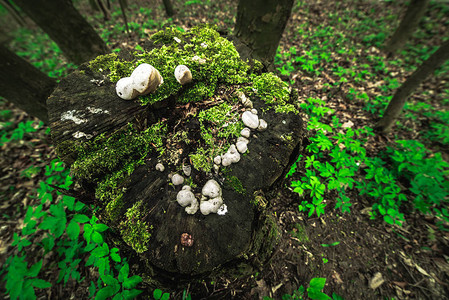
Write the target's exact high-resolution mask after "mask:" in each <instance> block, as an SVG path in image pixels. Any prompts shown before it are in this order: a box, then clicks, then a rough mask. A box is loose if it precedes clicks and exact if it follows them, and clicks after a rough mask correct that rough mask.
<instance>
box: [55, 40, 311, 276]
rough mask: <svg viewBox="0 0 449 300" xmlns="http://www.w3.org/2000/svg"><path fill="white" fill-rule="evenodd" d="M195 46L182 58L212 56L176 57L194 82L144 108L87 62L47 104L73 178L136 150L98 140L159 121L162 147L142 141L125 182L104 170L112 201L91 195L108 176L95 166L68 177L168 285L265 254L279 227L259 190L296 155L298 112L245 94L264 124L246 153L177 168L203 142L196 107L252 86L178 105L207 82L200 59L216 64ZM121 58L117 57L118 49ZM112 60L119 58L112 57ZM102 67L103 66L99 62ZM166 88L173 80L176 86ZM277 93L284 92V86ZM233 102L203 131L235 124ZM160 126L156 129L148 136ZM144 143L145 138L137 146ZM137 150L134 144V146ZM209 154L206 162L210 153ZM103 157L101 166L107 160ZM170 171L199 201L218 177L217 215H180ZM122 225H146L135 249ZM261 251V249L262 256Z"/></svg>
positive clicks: (169, 73) (169, 74) (238, 106)
mask: <svg viewBox="0 0 449 300" xmlns="http://www.w3.org/2000/svg"><path fill="white" fill-rule="evenodd" d="M181 38H182V39H184V38H183V37H181ZM168 42H170V43H172V38H170V39H168ZM185 42H186V43H188V42H189V41H185ZM222 42H223V41H222ZM195 43H197V44H196V46H195V47H192V49H196V51H199V54H198V52H192V53H191V54H189V55H191V57H197V56H196V54H198V55H202V54H201V52H200V51H208V52H207V53H208V54H209V56H208V57H210V58H208V60H207V62H195V60H193V61H192V60H191V59H190V58H189V56H186V57H182V58H180V59H182V60H183V61H185V62H187V63H189V62H190V61H192V63H189V67H191V68H192V74H193V75H194V82H192V83H191V84H192V85H189V84H187V85H185V86H183V87H182V88H181V89H180V90H179V91H177V92H175V93H174V94H171V95H170V96H169V97H167V98H164V99H163V100H161V101H158V102H156V103H154V104H152V105H147V106H143V105H142V104H141V103H139V102H138V101H137V100H135V101H125V100H122V99H120V98H119V97H118V96H117V94H116V91H115V83H112V82H110V81H108V80H104V81H102V82H101V83H99V82H98V80H95V79H96V78H104V77H103V75H100V74H98V73H95V72H93V70H91V69H89V68H88V67H87V66H86V65H83V67H82V68H85V69H82V70H78V71H75V72H74V73H72V74H70V75H69V76H67V77H66V78H64V79H63V80H61V82H60V84H59V85H58V87H57V88H56V89H55V91H54V93H53V94H52V96H51V97H50V98H49V101H48V103H49V115H50V122H51V129H52V139H53V141H54V143H55V146H56V148H57V152H58V155H60V157H61V159H62V160H63V161H64V162H66V163H67V164H69V165H72V166H71V168H72V171H74V173H73V174H74V175H75V176H76V174H80V173H79V172H78V171H77V170H79V169H77V168H78V166H80V164H83V162H86V161H92V162H94V161H98V159H103V158H104V157H105V156H106V157H109V156H108V155H109V154H107V152H108V151H111V153H113V155H112V156H115V155H117V156H118V155H122V156H123V154H121V153H131V155H133V154H134V153H135V151H134V149H131V150H130V151H129V152H127V151H125V148H126V149H128V147H133V145H134V144H133V142H129V141H127V142H123V143H122V144H119V145H122V146H117V147H115V146H114V147H112V146H110V145H109V146H105V145H103V144H102V142H101V141H100V140H101V139H104V137H112V138H114V139H115V138H116V137H120V138H123V139H131V140H132V139H133V136H134V135H135V134H137V135H138V134H140V132H142V130H144V129H145V128H147V127H150V126H152V125H153V124H155V123H157V122H159V121H160V122H164V124H166V126H167V130H166V132H165V133H161V134H162V136H163V137H162V142H161V145H162V146H159V147H162V148H163V149H164V151H162V152H158V151H156V150H154V148H151V147H150V148H151V149H150V150H148V152H144V155H145V158H144V159H142V160H140V161H141V162H142V164H140V165H139V166H138V167H136V168H135V169H134V171H132V172H131V174H130V175H129V176H128V177H126V179H124V180H122V179H117V178H118V177H114V176H112V178H115V179H114V180H113V182H114V184H113V185H114V186H117V187H118V189H119V193H120V196H119V197H115V196H114V197H115V198H114V199H113V200H112V201H110V202H109V203H107V202H106V203H105V200H104V199H100V198H99V196H101V195H100V194H98V186H97V184H99V182H103V181H102V180H103V178H110V177H107V176H110V175H111V173H108V174H107V175H101V176H100V175H96V174H101V172H103V171H104V170H98V169H96V168H95V167H94V168H92V169H93V172H94V173H95V174H94V173H87V176H88V177H89V176H91V178H87V177H85V178H84V180H80V178H79V177H75V178H78V180H79V182H80V184H81V187H82V190H83V197H82V198H80V200H81V199H84V200H86V199H87V200H89V201H91V202H90V203H94V204H95V205H96V206H97V207H99V210H98V214H97V215H98V216H99V218H100V219H101V220H102V221H103V222H107V224H108V225H109V226H110V228H111V229H112V230H113V231H114V232H116V233H117V236H118V237H119V240H118V241H117V242H118V243H117V245H121V246H120V247H123V248H124V249H127V250H128V251H129V250H131V251H134V250H135V253H137V255H138V256H139V259H140V261H141V264H142V266H145V267H146V271H147V273H148V274H153V272H156V274H160V275H165V276H167V278H174V279H175V281H176V280H178V279H179V278H180V277H181V278H183V279H185V280H191V278H192V275H202V274H206V273H209V272H212V271H213V270H215V269H216V268H217V267H219V266H222V265H223V264H226V263H229V262H235V261H239V260H245V259H247V257H253V258H254V259H256V258H255V257H257V259H258V260H260V261H262V262H263V261H264V259H266V258H267V257H268V255H267V253H271V251H272V249H273V246H274V245H275V244H276V240H277V237H278V233H277V232H278V231H277V229H276V225H275V222H273V220H272V219H271V217H266V215H264V214H263V213H261V211H263V207H264V205H266V201H265V200H263V199H264V197H263V196H262V195H263V191H267V190H268V189H270V187H272V186H273V184H274V183H275V182H276V181H277V180H278V179H280V178H283V176H284V175H285V173H286V169H287V168H288V167H289V166H290V164H291V162H292V161H294V160H295V159H296V158H297V156H298V152H299V148H300V141H301V140H302V137H303V123H302V120H301V118H300V116H299V115H297V114H294V113H276V112H275V110H274V109H267V104H265V102H264V101H262V100H261V99H260V97H253V96H249V97H251V100H252V101H253V102H252V105H253V106H254V108H256V109H257V110H258V111H259V112H258V116H259V118H263V119H264V120H265V121H266V122H267V123H268V128H267V129H266V130H265V131H260V132H259V131H254V130H252V133H251V136H250V137H249V139H250V142H249V144H248V149H249V152H246V153H245V154H242V155H241V158H240V161H238V162H237V163H235V164H232V165H230V166H227V167H223V166H220V167H219V166H218V165H216V166H215V167H217V168H218V169H212V170H211V171H209V172H205V171H202V170H200V169H196V168H194V167H193V166H192V168H191V173H190V174H187V173H184V171H183V168H182V167H183V166H186V165H194V164H192V162H191V160H192V157H191V156H190V155H189V154H192V153H195V152H196V151H197V149H198V148H199V147H202V144H201V143H204V142H199V141H200V140H201V141H203V139H204V136H203V135H202V133H201V130H202V129H201V127H200V124H201V122H203V121H200V120H199V115H200V112H201V111H203V110H206V109H210V108H212V107H217V106H218V105H221V104H223V103H225V102H226V103H227V101H232V99H236V97H235V94H234V91H235V90H236V89H239V88H243V87H249V86H250V83H246V84H245V85H240V84H229V83H227V84H224V86H223V87H221V88H220V92H215V95H214V96H213V97H206V98H204V99H203V100H201V101H199V102H189V103H188V104H183V103H179V102H178V100H179V98H178V97H180V96H181V95H182V93H184V92H189V91H190V90H191V89H193V88H194V87H195V85H196V84H198V83H200V81H201V82H203V81H206V80H207V78H203V79H200V77H197V76H199V75H198V74H199V72H200V71H201V70H202V69H203V68H205V67H206V66H205V64H209V66H217V67H218V66H219V63H218V62H216V61H213V57H216V55H214V54H216V53H210V52H211V51H213V50H212V49H213V48H212V45H218V44H220V43H213V42H206V44H208V45H209V47H202V46H201V44H202V43H200V42H197V41H196V42H195ZM203 49H204V50H203ZM225 49H227V48H226V47H225ZM192 51H193V50H192ZM121 55H123V56H124V57H125V54H124V53H121ZM156 56H157V55H156ZM151 57H153V56H151ZM195 59H196V58H195ZM127 60H129V61H135V58H134V57H132V56H130V57H128V58H127ZM113 61H114V62H116V63H117V62H119V60H118V59H117V58H114V59H113ZM164 65H167V64H164ZM175 66H176V64H173V69H174V68H175ZM101 69H102V70H104V68H103V67H102V68H101ZM173 69H171V68H170V69H169V70H166V71H165V72H166V73H164V72H162V71H161V74H162V75H163V76H164V83H163V85H161V87H159V89H164V88H165V87H167V86H170V85H172V84H173V83H170V82H173V81H174V77H173V71H174V70H173ZM93 79H94V80H93ZM174 82H175V83H177V82H176V81H174ZM95 83H98V85H96V84H95ZM270 83H271V82H270ZM178 87H179V84H178ZM174 88H177V86H176V85H174V87H173V89H174ZM173 89H172V90H173ZM273 89H274V88H273ZM282 89H283V90H284V91H285V90H286V87H285V86H284V87H282ZM175 91H176V90H175ZM156 93H157V92H156ZM231 103H233V104H232V110H233V111H235V112H237V114H236V115H235V116H237V117H238V119H236V121H232V120H229V123H226V124H225V125H226V126H224V125H223V126H222V127H218V128H214V127H213V126H216V125H215V124H216V123H215V122H214V121H213V120H215V119H213V120H212V122H210V124H209V123H208V128H210V127H212V129H211V130H212V131H211V132H215V133H216V134H218V132H221V131H224V130H225V129H224V128H225V127H227V126H233V125H232V124H234V122H240V119H239V118H240V116H241V113H242V112H243V111H244V109H245V108H244V107H243V104H242V103H240V102H237V103H236V102H235V101H234V102H231ZM245 103H246V102H245ZM230 114H232V112H231V111H228V113H226V116H230ZM129 123H131V124H134V125H133V128H136V130H135V131H133V132H132V133H131V132H128V131H126V130H127V129H126V128H129V125H128V124H129ZM220 126H221V125H220ZM123 130H125V131H123ZM161 130H162V129H158V130H157V131H156V132H161ZM239 132H240V130H239ZM98 139H100V140H98ZM211 139H214V138H213V137H211ZM235 140H236V138H232V140H230V141H227V143H235ZM136 141H137V140H136ZM85 145H93V147H94V148H95V147H97V148H96V149H97V150H95V151H93V152H91V150H89V151H88V152H86V151H84V150H82V151H83V152H82V153H92V154H88V155H89V158H87V159H84V158H81V159H77V155H79V153H80V152H76V151H78V150H76V149H82V147H84V146H85ZM95 145H97V146H95ZM142 145H153V143H148V142H143V144H142ZM80 147H81V148H80ZM89 147H90V146H89ZM135 147H136V149H139V148H140V147H141V146H139V145H136V146H135ZM89 149H90V148H89ZM91 155H92V156H91ZM97 155H98V156H97ZM94 157H96V158H94ZM91 158H93V159H92V160H91ZM124 159H125V158H124ZM132 159H134V158H132ZM207 159H209V161H213V160H214V159H213V157H208V158H207ZM106 161H107V164H109V159H107V160H106ZM159 162H163V163H164V166H165V169H164V170H162V171H160V170H156V165H157V164H158V163H159ZM102 167H103V166H102ZM102 167H101V168H99V169H102ZM121 168H123V166H122V167H121ZM127 170H128V169H127ZM175 173H177V174H182V175H183V176H184V178H185V181H184V184H190V186H191V189H192V192H193V193H195V197H197V199H200V198H201V193H202V188H203V187H204V185H205V183H206V182H207V181H208V180H210V179H214V180H216V182H217V183H218V184H219V185H220V187H221V191H222V200H223V201H224V204H226V210H224V211H223V214H221V215H220V214H217V213H210V214H206V215H204V214H203V213H202V212H200V211H197V212H196V213H194V214H188V213H187V212H186V211H185V209H184V208H183V207H181V206H180V205H179V204H178V203H177V196H178V193H179V192H180V191H181V189H183V188H184V187H182V184H181V185H174V184H173V183H172V182H171V179H169V178H170V175H173V174H175ZM114 174H116V173H114ZM108 199H112V198H108ZM108 201H109V200H108ZM201 201H203V200H201ZM84 202H86V201H84ZM112 205H114V208H113V209H114V211H115V213H114V214H112V213H110V211H111V210H109V212H108V209H109V208H112ZM136 205H137V206H136ZM133 207H134V208H135V209H134V210H133ZM130 211H133V214H134V213H137V214H138V216H137V217H132V218H131V217H129V216H130V215H131V213H130ZM267 220H268V221H267ZM127 222H135V223H133V224H137V223H136V222H140V224H147V225H146V226H147V227H146V228H149V227H148V226H149V224H151V228H149V229H147V231H144V232H143V233H144V234H146V233H148V232H151V236H149V237H147V240H146V241H144V244H143V247H140V246H142V245H140V244H139V245H137V244H133V242H132V241H131V242H130V241H128V240H127V239H126V236H127V234H128V233H127V232H124V229H123V228H126V226H128V225H127V224H128V223H127ZM124 226H125V227H124ZM133 226H137V225H133ZM134 228H137V227H134ZM144 234H142V235H140V236H144ZM120 239H122V240H120ZM127 245H129V246H127ZM133 249H134V250H133ZM262 252H263V253H264V254H263V255H262V254H260V253H262ZM133 253H134V252H133ZM259 254H260V255H259ZM245 257H246V258H245ZM228 267H229V264H228ZM172 280H173V279H172Z"/></svg>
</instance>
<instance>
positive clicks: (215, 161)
mask: <svg viewBox="0 0 449 300" xmlns="http://www.w3.org/2000/svg"><path fill="white" fill-rule="evenodd" d="M214 163H216V164H217V165H219V164H221V156H220V155H218V156H215V157H214Z"/></svg>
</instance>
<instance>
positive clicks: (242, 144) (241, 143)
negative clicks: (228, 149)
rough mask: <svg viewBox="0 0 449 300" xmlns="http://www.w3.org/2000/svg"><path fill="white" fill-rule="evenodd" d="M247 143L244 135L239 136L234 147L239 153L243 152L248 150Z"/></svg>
mask: <svg viewBox="0 0 449 300" xmlns="http://www.w3.org/2000/svg"><path fill="white" fill-rule="evenodd" d="M248 143H249V140H247V139H246V138H244V137H239V138H238V139H237V143H236V144H235V147H236V148H237V150H238V151H239V152H240V153H245V152H246V151H247V150H248Z"/></svg>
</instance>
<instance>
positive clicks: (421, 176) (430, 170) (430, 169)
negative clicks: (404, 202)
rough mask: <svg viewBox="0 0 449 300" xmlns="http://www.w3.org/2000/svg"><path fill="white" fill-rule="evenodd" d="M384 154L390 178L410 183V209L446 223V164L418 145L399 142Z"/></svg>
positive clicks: (448, 192)
mask: <svg viewBox="0 0 449 300" xmlns="http://www.w3.org/2000/svg"><path fill="white" fill-rule="evenodd" d="M387 154H388V155H389V157H390V158H391V159H392V161H393V167H394V169H393V170H394V175H395V176H396V177H398V178H399V177H404V178H406V179H407V180H408V181H409V182H410V189H409V190H410V192H412V193H413V195H414V198H413V206H414V208H415V209H417V210H418V211H420V212H422V213H423V214H429V213H433V214H435V215H436V216H437V217H439V218H441V219H442V221H445V222H448V221H449V211H448V209H447V205H448V203H449V163H447V162H446V161H444V160H443V159H442V156H441V153H431V152H430V151H429V150H427V149H426V147H425V146H424V145H423V144H421V143H420V142H418V141H413V140H401V141H397V144H396V145H395V147H389V148H387Z"/></svg>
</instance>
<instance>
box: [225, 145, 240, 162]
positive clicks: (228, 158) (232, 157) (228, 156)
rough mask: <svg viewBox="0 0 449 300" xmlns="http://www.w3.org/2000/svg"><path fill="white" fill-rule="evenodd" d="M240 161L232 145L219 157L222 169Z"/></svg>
mask: <svg viewBox="0 0 449 300" xmlns="http://www.w3.org/2000/svg"><path fill="white" fill-rule="evenodd" d="M239 161H240V154H239V152H238V151H237V148H236V146H235V145H234V144H232V145H231V147H229V149H228V151H227V152H226V153H225V154H224V155H222V156H221V164H222V165H223V166H224V167H227V166H229V165H230V164H232V163H237V162H239Z"/></svg>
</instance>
